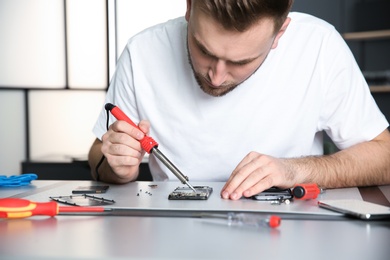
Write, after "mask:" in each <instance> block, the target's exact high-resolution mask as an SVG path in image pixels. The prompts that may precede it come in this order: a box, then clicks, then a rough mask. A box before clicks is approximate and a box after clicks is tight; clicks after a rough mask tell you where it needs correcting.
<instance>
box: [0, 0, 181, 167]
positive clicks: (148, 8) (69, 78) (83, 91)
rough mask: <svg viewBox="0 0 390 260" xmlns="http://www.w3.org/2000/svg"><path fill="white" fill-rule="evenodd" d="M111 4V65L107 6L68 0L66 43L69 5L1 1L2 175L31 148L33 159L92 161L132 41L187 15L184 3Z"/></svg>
mask: <svg viewBox="0 0 390 260" xmlns="http://www.w3.org/2000/svg"><path fill="white" fill-rule="evenodd" d="M108 3H109V9H110V8H112V7H115V6H116V10H115V9H113V10H109V13H110V16H111V17H110V19H109V21H110V23H109V26H108V27H109V28H110V29H111V30H110V34H109V35H110V39H109V42H110V51H109V57H108V60H107V39H106V35H107V27H106V18H107V17H106V16H105V14H106V12H107V11H106V0H66V14H67V17H66V20H67V39H66V41H65V19H64V13H65V12H64V0H1V1H0V35H1V40H0V175H13V174H18V173H20V172H21V162H22V161H23V160H25V159H26V149H27V147H28V145H29V147H30V149H29V152H30V159H32V160H40V161H42V160H58V159H61V160H62V159H64V160H66V159H67V158H71V157H77V158H80V157H82V158H83V157H84V158H86V155H87V153H88V150H89V147H90V144H91V143H92V141H93V139H94V136H93V134H92V132H91V129H92V126H93V124H94V122H95V120H96V117H97V115H98V113H99V111H100V109H101V107H103V105H104V104H103V100H104V94H105V89H106V87H107V84H108V81H109V78H110V77H111V76H110V75H112V72H113V71H114V69H115V68H114V67H115V60H116V57H118V56H119V55H120V53H121V52H122V50H123V48H124V46H125V44H126V42H127V40H128V39H129V38H130V37H131V36H132V35H134V34H135V33H137V32H139V31H141V30H143V29H144V28H146V27H149V26H151V25H153V24H156V23H160V22H164V21H166V20H168V19H171V18H176V17H178V16H183V15H184V14H185V9H186V0H142V1H134V0H116V1H115V0H109V1H108ZM115 11H116V12H115ZM113 15H116V17H113ZM115 21H116V23H115ZM115 26H117V28H115ZM112 29H114V30H115V31H116V34H115V33H113V30H112ZM112 50H114V51H112ZM66 58H67V59H66ZM66 60H67V63H66ZM108 64H109V65H108ZM107 66H111V67H110V68H109V69H110V73H109V75H108V68H107ZM24 89H28V91H26V90H24ZM26 106H27V110H28V112H27V114H28V117H29V120H30V122H29V129H28V132H29V140H30V142H29V144H28V145H27V144H26V133H27V129H26V127H27V125H26V123H27V121H26V116H27V115H26V114H25V111H26Z"/></svg>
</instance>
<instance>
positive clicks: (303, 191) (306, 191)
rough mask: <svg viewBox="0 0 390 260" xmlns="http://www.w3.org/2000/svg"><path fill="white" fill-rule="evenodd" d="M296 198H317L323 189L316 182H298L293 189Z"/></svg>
mask: <svg viewBox="0 0 390 260" xmlns="http://www.w3.org/2000/svg"><path fill="white" fill-rule="evenodd" d="M292 193H293V195H294V198H296V199H301V200H308V199H315V198H317V196H318V194H320V193H321V189H320V188H318V185H317V184H315V183H305V184H298V185H296V186H295V187H294V188H293V189H292Z"/></svg>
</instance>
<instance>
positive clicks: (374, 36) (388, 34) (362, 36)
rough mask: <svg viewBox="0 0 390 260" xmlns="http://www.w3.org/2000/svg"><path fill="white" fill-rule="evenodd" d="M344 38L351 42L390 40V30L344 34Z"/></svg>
mask: <svg viewBox="0 0 390 260" xmlns="http://www.w3.org/2000/svg"><path fill="white" fill-rule="evenodd" d="M343 37H344V39H345V40H350V41H353V40H355V41H358V40H379V39H386V38H390V30H379V31H367V32H350V33H344V34H343Z"/></svg>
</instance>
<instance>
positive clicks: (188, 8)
mask: <svg viewBox="0 0 390 260" xmlns="http://www.w3.org/2000/svg"><path fill="white" fill-rule="evenodd" d="M190 14H191V0H187V10H186V15H185V18H186V20H187V22H188V21H189V20H190Z"/></svg>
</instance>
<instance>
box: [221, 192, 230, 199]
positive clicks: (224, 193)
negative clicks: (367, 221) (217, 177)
mask: <svg viewBox="0 0 390 260" xmlns="http://www.w3.org/2000/svg"><path fill="white" fill-rule="evenodd" d="M222 198H224V199H228V198H229V193H228V192H227V191H224V192H222Z"/></svg>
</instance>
